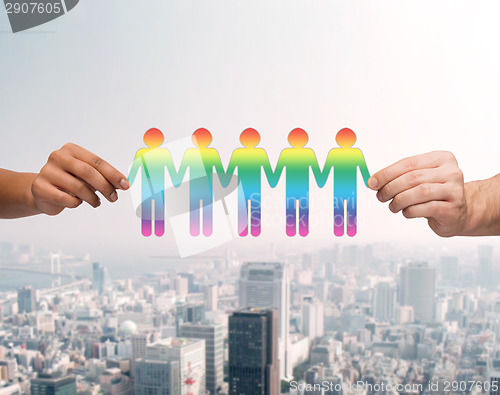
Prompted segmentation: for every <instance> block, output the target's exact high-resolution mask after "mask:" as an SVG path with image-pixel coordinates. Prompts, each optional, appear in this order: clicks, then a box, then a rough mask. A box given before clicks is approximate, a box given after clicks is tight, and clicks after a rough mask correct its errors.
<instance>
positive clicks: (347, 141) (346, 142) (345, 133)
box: [335, 128, 356, 148]
mask: <svg viewBox="0 0 500 395" xmlns="http://www.w3.org/2000/svg"><path fill="white" fill-rule="evenodd" d="M335 140H336V141H337V144H338V145H340V146H341V147H342V148H349V147H352V146H353V145H354V143H355V142H356V133H354V132H353V131H352V130H351V129H349V128H344V129H341V130H340V131H339V132H338V133H337V136H336V137H335Z"/></svg>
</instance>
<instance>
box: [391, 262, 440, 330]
mask: <svg viewBox="0 0 500 395" xmlns="http://www.w3.org/2000/svg"><path fill="white" fill-rule="evenodd" d="M435 288H436V270H435V269H434V268H432V267H430V266H429V265H428V264H427V263H426V262H419V263H410V264H408V265H407V266H403V267H402V268H401V271H400V289H399V291H400V294H399V303H400V305H401V306H411V307H413V311H414V314H415V321H416V322H420V323H422V324H429V323H432V322H434V316H435V314H434V293H435Z"/></svg>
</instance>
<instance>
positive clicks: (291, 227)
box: [286, 196, 297, 236]
mask: <svg viewBox="0 0 500 395" xmlns="http://www.w3.org/2000/svg"><path fill="white" fill-rule="evenodd" d="M296 202H297V199H296V198H295V197H292V196H287V197H286V234H287V235H288V236H295V233H297V219H296V217H297V207H296Z"/></svg>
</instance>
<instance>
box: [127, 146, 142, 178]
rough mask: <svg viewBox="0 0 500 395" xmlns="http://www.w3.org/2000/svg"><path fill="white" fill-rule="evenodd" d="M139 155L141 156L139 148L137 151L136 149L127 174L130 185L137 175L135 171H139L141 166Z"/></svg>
mask: <svg viewBox="0 0 500 395" xmlns="http://www.w3.org/2000/svg"><path fill="white" fill-rule="evenodd" d="M141 157H142V154H141V150H139V151H137V154H136V155H135V158H134V163H132V168H131V169H130V173H129V175H128V182H129V183H130V185H132V184H133V183H134V181H135V177H136V176H137V172H138V171H139V169H140V168H141V166H142V159H141Z"/></svg>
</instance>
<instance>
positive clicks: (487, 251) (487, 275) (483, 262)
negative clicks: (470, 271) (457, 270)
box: [477, 245, 494, 287]
mask: <svg viewBox="0 0 500 395" xmlns="http://www.w3.org/2000/svg"><path fill="white" fill-rule="evenodd" d="M478 255H479V265H478V266H479V270H478V274H477V280H478V281H477V282H478V285H481V286H483V287H488V286H490V285H492V284H494V280H493V274H494V273H493V246H490V245H481V246H479V247H478Z"/></svg>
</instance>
